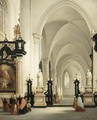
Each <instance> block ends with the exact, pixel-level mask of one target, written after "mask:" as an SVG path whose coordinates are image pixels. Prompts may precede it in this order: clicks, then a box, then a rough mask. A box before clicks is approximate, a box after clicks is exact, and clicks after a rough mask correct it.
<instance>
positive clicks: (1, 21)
mask: <svg viewBox="0 0 97 120" xmlns="http://www.w3.org/2000/svg"><path fill="white" fill-rule="evenodd" d="M6 13H7V4H6V1H5V0H0V31H4V26H5V20H6V19H5V17H6Z"/></svg>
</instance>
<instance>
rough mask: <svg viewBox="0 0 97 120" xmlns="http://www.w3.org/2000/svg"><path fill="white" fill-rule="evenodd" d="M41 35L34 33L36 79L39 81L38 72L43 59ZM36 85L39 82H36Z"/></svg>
mask: <svg viewBox="0 0 97 120" xmlns="http://www.w3.org/2000/svg"><path fill="white" fill-rule="evenodd" d="M41 38H42V37H41V36H40V35H38V34H33V41H34V61H33V62H34V79H35V81H37V73H38V70H39V62H40V59H41V56H40V54H41V50H40V43H41ZM34 85H35V86H36V85H37V83H34Z"/></svg>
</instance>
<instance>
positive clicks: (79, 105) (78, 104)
mask: <svg viewBox="0 0 97 120" xmlns="http://www.w3.org/2000/svg"><path fill="white" fill-rule="evenodd" d="M73 107H74V109H75V111H77V112H85V108H84V104H83V102H82V98H81V97H80V95H78V97H77V98H76V97H75V98H74V103H73Z"/></svg>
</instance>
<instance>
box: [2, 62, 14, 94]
mask: <svg viewBox="0 0 97 120" xmlns="http://www.w3.org/2000/svg"><path fill="white" fill-rule="evenodd" d="M15 88H16V68H15V66H14V65H13V64H0V92H15Z"/></svg>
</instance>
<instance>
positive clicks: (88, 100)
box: [83, 87, 95, 107]
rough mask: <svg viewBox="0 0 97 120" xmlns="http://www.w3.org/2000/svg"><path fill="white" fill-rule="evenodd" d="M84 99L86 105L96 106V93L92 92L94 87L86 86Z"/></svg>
mask: <svg viewBox="0 0 97 120" xmlns="http://www.w3.org/2000/svg"><path fill="white" fill-rule="evenodd" d="M83 99H84V106H85V107H94V106H95V103H94V95H93V93H92V88H91V87H86V89H85V94H84V95H83Z"/></svg>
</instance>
